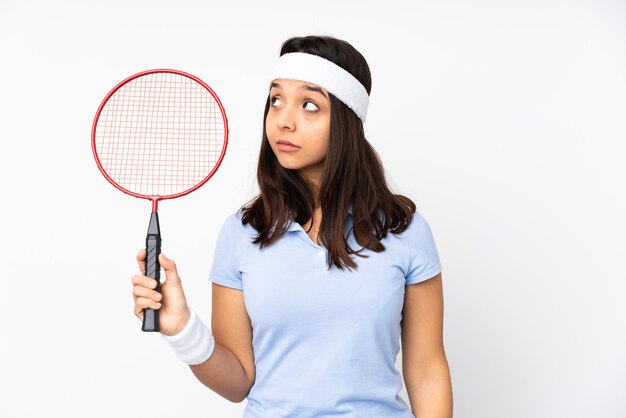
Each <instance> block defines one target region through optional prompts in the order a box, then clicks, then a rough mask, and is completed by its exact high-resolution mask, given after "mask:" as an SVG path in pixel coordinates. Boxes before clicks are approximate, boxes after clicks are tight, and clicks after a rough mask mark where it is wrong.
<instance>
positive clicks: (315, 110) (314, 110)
mask: <svg viewBox="0 0 626 418" xmlns="http://www.w3.org/2000/svg"><path fill="white" fill-rule="evenodd" d="M308 103H310V104H312V105H313V106H315V107H314V108H313V109H312V110H309V111H310V112H317V111H318V110H319V107H317V105H316V104H315V103H313V102H312V101H310V100H307V101H306V102H305V103H304V104H305V106H306V104H308Z"/></svg>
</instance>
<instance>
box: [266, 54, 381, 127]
mask: <svg viewBox="0 0 626 418" xmlns="http://www.w3.org/2000/svg"><path fill="white" fill-rule="evenodd" d="M277 78H285V79H289V80H300V81H306V82H308V83H313V84H317V85H318V86H321V87H324V88H325V89H326V91H328V92H329V93H331V94H332V95H333V96H335V97H336V98H337V99H339V100H341V101H342V102H343V103H344V104H345V105H346V106H348V107H349V108H350V109H352V110H353V111H354V113H356V114H357V116H358V117H359V118H360V119H361V122H365V116H366V115H367V106H368V104H369V96H368V94H367V90H365V87H363V84H361V82H360V81H359V80H357V79H356V78H355V77H354V76H353V75H352V74H350V73H349V72H348V71H346V70H344V69H343V68H341V67H340V66H338V65H337V64H335V63H334V62H332V61H329V60H327V59H325V58H322V57H319V56H317V55H313V54H306V53H304V52H290V53H287V54H283V55H281V57H280V58H279V59H278V64H276V67H274V71H273V72H272V76H271V80H275V79H277ZM270 84H271V83H270Z"/></svg>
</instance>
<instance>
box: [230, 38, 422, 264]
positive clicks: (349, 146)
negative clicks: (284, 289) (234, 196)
mask: <svg viewBox="0 0 626 418" xmlns="http://www.w3.org/2000/svg"><path fill="white" fill-rule="evenodd" d="M289 52H305V53H308V54H314V55H318V56H320V57H322V58H326V59H327V60H330V61H332V62H334V63H335V64H337V65H339V66H340V67H342V68H343V69H345V70H346V71H348V72H349V73H351V74H352V75H353V76H354V77H356V79H357V80H359V81H360V82H361V83H362V84H363V86H364V87H365V89H366V90H367V93H368V94H370V91H371V85H372V80H371V75H370V70H369V66H368V65H367V61H366V60H365V58H364V57H363V56H362V55H361V53H359V51H357V50H356V49H355V48H354V47H353V46H352V45H350V44H349V43H348V42H346V41H343V40H340V39H336V38H333V37H330V36H306V37H294V38H290V39H288V40H287V41H285V42H284V43H283V45H282V47H281V50H280V55H281V56H282V55H283V54H286V53H289ZM269 106H270V98H269V95H268V98H267V101H266V103H265V112H264V114H263V135H262V142H261V152H260V155H259V162H258V166H257V182H258V185H259V190H260V193H259V195H257V196H256V197H254V198H253V199H252V200H250V201H249V202H247V203H246V204H244V205H243V206H242V207H241V208H240V210H241V211H242V212H243V217H242V223H243V224H244V225H245V224H247V223H250V224H251V225H252V226H253V227H254V229H255V230H256V231H257V232H258V235H257V236H256V238H255V239H254V241H253V243H254V244H259V243H260V247H261V248H263V247H264V246H266V245H270V244H272V243H273V242H274V241H276V240H278V239H279V238H280V237H281V236H282V235H283V234H284V233H285V232H286V231H287V230H288V228H289V226H290V224H289V221H290V220H292V221H293V222H298V223H299V224H301V225H302V224H305V223H306V222H307V221H308V220H309V219H311V217H312V216H313V213H314V208H315V207H317V206H318V205H319V206H320V207H321V211H322V221H321V223H320V231H319V238H320V241H321V243H322V244H323V245H324V246H325V247H326V248H327V249H328V254H329V256H328V263H329V265H328V268H329V269H330V267H331V265H330V263H332V264H334V265H335V266H337V267H338V268H340V269H343V267H344V266H347V267H348V269H350V268H357V264H356V263H355V262H354V261H353V260H352V258H351V257H350V254H355V255H357V256H359V257H368V256H367V255H363V254H360V252H361V251H363V249H364V248H367V249H369V250H371V251H375V252H381V251H384V250H385V246H384V245H383V244H382V243H381V239H382V238H384V237H386V236H387V232H388V231H391V232H392V233H394V234H399V233H401V232H403V231H404V230H406V228H407V227H408V225H409V223H410V222H411V219H412V217H413V213H414V212H415V211H416V206H415V203H414V202H413V201H412V200H411V199H409V198H408V197H406V196H402V195H399V194H393V193H392V192H391V191H390V189H389V187H388V186H387V182H386V180H385V173H384V169H383V165H382V162H381V160H380V157H379V156H378V154H377V153H376V151H375V150H374V148H373V147H372V146H371V145H370V143H369V142H368V141H367V139H365V134H364V131H363V124H362V122H361V120H360V119H359V118H358V116H357V115H356V114H355V113H354V112H353V111H352V110H351V109H350V108H349V107H347V106H346V105H345V104H344V103H343V102H341V101H339V100H338V99H337V98H336V97H335V96H333V95H332V94H330V111H331V115H330V139H329V147H328V153H327V155H326V159H325V163H324V169H323V172H322V176H321V179H320V185H319V190H313V188H312V187H311V185H310V184H308V183H307V182H306V181H305V180H304V178H302V177H301V176H300V174H299V173H298V172H297V171H296V170H291V169H286V168H283V167H282V166H281V165H280V163H279V162H278V159H277V158H276V156H275V155H274V152H273V151H272V148H271V147H270V145H269V144H268V138H267V133H266V131H265V118H266V117H267V113H268V110H269ZM318 199H319V200H318ZM350 205H352V217H353V225H352V232H353V234H354V237H355V240H356V242H357V243H358V244H359V245H360V246H361V247H362V248H361V249H359V250H358V251H355V250H354V249H352V248H350V246H349V245H348V243H347V241H346V237H345V236H344V232H343V231H344V222H345V220H346V218H345V216H346V213H347V210H348V208H349V206H350ZM311 225H313V222H311Z"/></svg>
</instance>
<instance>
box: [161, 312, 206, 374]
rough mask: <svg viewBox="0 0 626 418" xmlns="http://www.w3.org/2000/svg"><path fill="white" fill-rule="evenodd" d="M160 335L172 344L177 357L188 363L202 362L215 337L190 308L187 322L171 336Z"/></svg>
mask: <svg viewBox="0 0 626 418" xmlns="http://www.w3.org/2000/svg"><path fill="white" fill-rule="evenodd" d="M161 336H162V337H163V339H164V340H165V341H167V342H168V343H169V344H170V345H171V346H172V348H173V349H174V351H175V352H176V355H177V357H178V358H179V359H180V360H181V361H182V362H184V363H186V364H189V365H196V364H201V363H204V362H205V361H206V360H207V359H208V358H209V357H211V354H213V350H214V349H215V339H214V338H213V335H211V330H210V329H209V327H207V325H206V324H205V323H204V322H203V321H202V319H200V317H199V316H198V315H197V314H196V312H195V311H194V310H193V309H191V308H189V318H188V320H187V323H186V324H185V325H184V327H183V328H182V329H181V330H180V332H178V333H177V334H175V335H171V336H168V335H165V334H161Z"/></svg>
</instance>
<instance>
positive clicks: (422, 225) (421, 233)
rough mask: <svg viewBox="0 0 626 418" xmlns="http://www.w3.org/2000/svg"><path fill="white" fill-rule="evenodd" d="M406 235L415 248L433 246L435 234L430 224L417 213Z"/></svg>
mask: <svg viewBox="0 0 626 418" xmlns="http://www.w3.org/2000/svg"><path fill="white" fill-rule="evenodd" d="M405 234H406V235H407V236H408V237H409V240H410V242H411V245H412V246H413V247H415V248H419V247H421V246H430V245H432V244H433V241H434V239H433V232H432V229H431V227H430V223H429V222H428V220H427V219H426V217H425V216H424V215H422V214H421V213H420V212H418V211H415V213H414V214H413V217H412V218H411V222H410V223H409V225H408V227H407V230H406V231H405Z"/></svg>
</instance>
